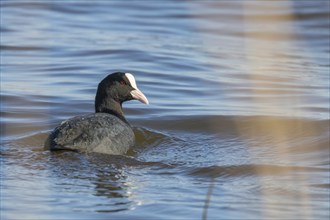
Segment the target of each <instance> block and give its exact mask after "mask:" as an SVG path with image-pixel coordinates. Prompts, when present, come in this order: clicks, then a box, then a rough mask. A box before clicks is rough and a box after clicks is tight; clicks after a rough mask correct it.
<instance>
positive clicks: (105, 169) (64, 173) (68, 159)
mask: <svg viewBox="0 0 330 220" xmlns="http://www.w3.org/2000/svg"><path fill="white" fill-rule="evenodd" d="M138 163H139V162H138V161H136V160H134V159H132V158H129V157H126V156H114V155H104V154H96V153H94V154H80V153H76V152H71V151H59V152H52V153H51V156H50V160H49V166H50V170H51V171H52V172H51V173H52V174H55V175H56V178H57V180H58V184H57V187H63V189H64V190H65V191H66V192H67V193H69V194H70V193H71V194H72V193H73V194H74V195H72V196H73V197H75V198H79V197H80V196H79V195H81V198H85V196H84V195H82V194H89V195H90V196H97V197H98V199H93V198H91V199H89V200H86V199H84V200H79V201H77V202H78V203H79V207H80V208H81V209H82V211H86V210H89V211H93V212H120V211H125V210H131V209H134V207H136V206H137V205H138V204H139V203H140V202H139V201H134V199H133V197H132V189H131V184H129V183H128V182H127V181H128V180H127V176H126V174H125V169H126V168H127V166H132V165H133V166H134V165H138ZM53 178H54V177H53ZM61 182H63V183H65V184H61ZM69 183H71V184H69ZM83 189H84V190H83ZM102 197H103V198H102ZM60 198H61V199H63V200H65V198H63V197H60ZM72 206H73V207H77V204H75V205H73V204H72Z"/></svg>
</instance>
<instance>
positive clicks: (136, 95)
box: [131, 89, 149, 105]
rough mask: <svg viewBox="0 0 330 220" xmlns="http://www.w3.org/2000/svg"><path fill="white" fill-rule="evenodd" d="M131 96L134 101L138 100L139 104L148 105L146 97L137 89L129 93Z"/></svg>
mask: <svg viewBox="0 0 330 220" xmlns="http://www.w3.org/2000/svg"><path fill="white" fill-rule="evenodd" d="M131 95H132V97H133V98H134V99H136V100H139V101H140V102H142V103H144V104H147V105H148V104H149V101H148V99H147V97H146V96H145V95H144V94H143V93H142V92H141V91H140V90H138V89H134V90H132V91H131Z"/></svg>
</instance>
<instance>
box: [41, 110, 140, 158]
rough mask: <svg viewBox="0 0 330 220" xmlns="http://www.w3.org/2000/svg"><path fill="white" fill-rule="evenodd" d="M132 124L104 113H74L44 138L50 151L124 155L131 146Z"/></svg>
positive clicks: (132, 143)
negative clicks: (83, 114) (80, 114)
mask: <svg viewBox="0 0 330 220" xmlns="http://www.w3.org/2000/svg"><path fill="white" fill-rule="evenodd" d="M134 141H135V137H134V132H133V130H132V129H131V127H130V126H129V125H128V124H127V123H125V122H124V121H122V120H121V119H119V118H118V117H116V116H114V115H111V114H107V113H94V114H89V115H86V116H77V117H74V118H71V119H68V120H66V121H63V122H62V123H61V124H60V125H59V126H58V127H56V128H55V129H54V131H53V132H52V133H51V134H50V135H49V137H48V139H47V140H46V143H45V147H46V148H48V149H50V150H61V149H66V150H67V149H69V150H75V151H81V152H97V153H106V154H125V153H126V152H127V151H128V149H129V148H130V147H132V146H133V145H134Z"/></svg>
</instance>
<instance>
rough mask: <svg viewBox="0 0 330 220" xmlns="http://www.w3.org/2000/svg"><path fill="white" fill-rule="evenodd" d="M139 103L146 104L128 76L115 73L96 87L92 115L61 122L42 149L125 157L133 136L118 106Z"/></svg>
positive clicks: (145, 100)
mask: <svg viewBox="0 0 330 220" xmlns="http://www.w3.org/2000/svg"><path fill="white" fill-rule="evenodd" d="M133 99H136V100H139V101H140V102H142V103H144V104H149V101H148V99H147V98H146V97H145V95H144V94H143V93H142V92H141V91H140V90H139V89H138V88H137V86H136V82H135V78H134V76H133V75H132V74H130V73H123V72H115V73H112V74H110V75H108V76H107V77H105V78H104V79H103V80H102V81H101V82H100V83H99V85H98V88H97V92H96V97H95V113H92V114H88V115H84V116H77V117H74V118H71V119H68V120H66V121H63V122H62V123H61V124H60V125H59V126H57V127H56V128H55V129H54V130H53V131H52V132H51V134H50V135H49V136H48V138H47V140H46V142H45V148H46V149H50V150H73V151H80V152H97V153H105V154H117V155H118V154H125V153H126V152H127V151H128V149H129V148H130V147H132V146H133V145H134V142H135V136H134V133H133V130H132V128H131V126H130V125H129V124H128V122H127V121H126V119H125V117H124V113H123V111H122V103H123V102H125V101H129V100H133Z"/></svg>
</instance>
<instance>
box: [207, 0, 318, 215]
mask: <svg viewBox="0 0 330 220" xmlns="http://www.w3.org/2000/svg"><path fill="white" fill-rule="evenodd" d="M292 4H293V2H291V1H271V2H269V1H268V2H267V1H242V13H243V20H242V22H243V25H242V27H243V30H242V33H243V38H244V49H243V50H244V54H245V56H246V57H245V59H244V60H242V62H244V61H245V62H246V63H245V67H246V69H245V70H244V71H245V72H244V74H246V75H247V76H248V77H247V78H248V81H249V85H247V87H248V88H249V91H248V95H249V96H250V97H248V98H249V99H250V100H251V102H253V105H254V106H255V108H256V109H257V110H259V111H257V112H263V114H264V115H268V116H272V115H289V116H290V117H293V118H295V117H296V118H299V116H301V115H302V114H300V112H299V108H298V107H297V108H293V106H299V104H301V103H302V100H301V98H300V97H301V96H299V94H297V91H294V90H290V89H286V90H285V91H283V89H282V88H283V85H290V84H292V83H293V84H294V83H295V81H294V80H299V79H292V78H291V79H290V78H289V77H288V76H286V75H285V73H286V72H288V71H289V72H290V69H287V68H286V67H285V66H288V65H287V64H290V63H292V62H297V60H294V59H295V58H294V57H291V56H288V54H290V55H291V54H295V51H292V47H291V46H292V45H290V43H291V42H294V41H295V35H294V30H295V29H294V27H293V24H292V23H293V20H294V19H295V15H294V12H293V5H292ZM217 6H218V7H221V4H218V5H217ZM219 16H221V15H219ZM214 18H215V17H213V18H212V17H211V18H209V19H214ZM215 19H216V18H215ZM215 23H216V22H215ZM223 32H224V30H220V29H219V31H218V33H217V34H218V35H219V37H220V36H221V35H223V34H225V33H223ZM213 34H214V33H213ZM205 46H206V48H205V49H206V50H210V51H212V50H213V47H214V45H213V42H212V43H211V42H209V43H207V42H206V43H205ZM219 59H222V58H221V57H219ZM288 75H289V74H288ZM220 80H221V79H220ZM267 118H268V119H267ZM265 119H267V120H265ZM210 123H212V122H210ZM290 123H295V124H290ZM219 126H221V125H219ZM296 128H297V123H296V122H290V120H281V121H278V120H276V119H273V120H269V117H256V120H250V121H249V122H247V124H246V123H244V125H243V124H242V123H241V122H239V121H238V120H237V121H236V129H237V131H238V133H239V134H240V135H241V136H242V137H244V138H245V139H246V140H260V139H261V140H262V141H264V142H265V143H264V144H263V143H258V146H256V145H254V144H253V141H247V143H246V145H247V146H248V148H249V149H248V150H249V153H250V157H251V158H252V161H253V158H257V157H260V155H259V156H258V155H254V152H255V151H254V150H253V148H256V147H263V145H267V146H272V147H271V149H268V150H271V152H267V158H271V159H268V160H267V162H265V163H269V164H275V165H278V166H281V167H283V170H282V171H283V173H287V174H289V175H288V177H286V178H285V182H284V181H283V180H282V182H281V180H276V177H277V176H272V179H270V178H264V175H263V174H265V173H266V174H272V173H274V172H275V171H274V170H272V166H256V167H255V170H256V172H257V173H259V175H258V176H259V178H258V181H259V183H260V187H261V188H260V191H261V200H262V206H263V208H262V212H263V217H264V219H269V218H275V219H283V218H287V217H288V216H286V214H285V213H286V212H281V209H278V208H274V207H280V206H281V205H282V206H283V204H288V206H289V205H290V203H292V201H294V202H295V203H296V204H294V206H295V207H300V209H299V210H297V216H295V217H297V218H299V219H310V218H311V217H312V215H311V214H312V213H311V211H312V210H311V207H310V206H309V205H308V204H310V203H309V201H310V199H309V197H308V195H307V193H306V192H308V191H309V190H308V189H306V187H308V186H309V184H308V182H309V178H310V177H308V176H307V175H305V176H304V175H303V174H302V173H304V172H303V170H300V171H301V172H300V173H299V177H298V178H297V177H296V176H293V175H292V174H293V173H294V172H295V171H294V170H293V168H292V166H295V161H294V159H293V155H292V153H290V150H289V149H290V145H292V144H293V143H292V139H293V137H292V135H293V133H294V131H292V129H296ZM298 128H299V123H298ZM305 129H306V128H305ZM308 132H309V133H310V134H313V133H314V134H315V130H314V128H312V127H311V128H308ZM263 135H264V136H265V137H261V136H263ZM262 141H261V142H262ZM237 159H238V160H239V158H237ZM286 165H288V166H286ZM302 169H303V168H302ZM305 173H306V172H305ZM276 182H278V183H276ZM270 183H271V184H270ZM276 184H278V185H279V187H278V188H281V186H280V185H283V184H284V185H288V186H290V187H289V188H290V189H292V192H288V195H284V196H280V195H279V194H277V193H276V190H275V189H274V186H276ZM213 187H216V186H214V182H213V183H211V184H210V188H209V192H212V190H213ZM300 187H304V189H302V188H300ZM287 196H292V197H293V198H292V199H290V200H289V201H288V200H287V198H288V197H287ZM210 200H212V199H211V198H210V195H208V196H207V199H206V202H205V204H206V205H205V208H204V213H203V219H207V210H205V209H207V208H208V205H209V204H210V206H212V201H211V202H210Z"/></svg>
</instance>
